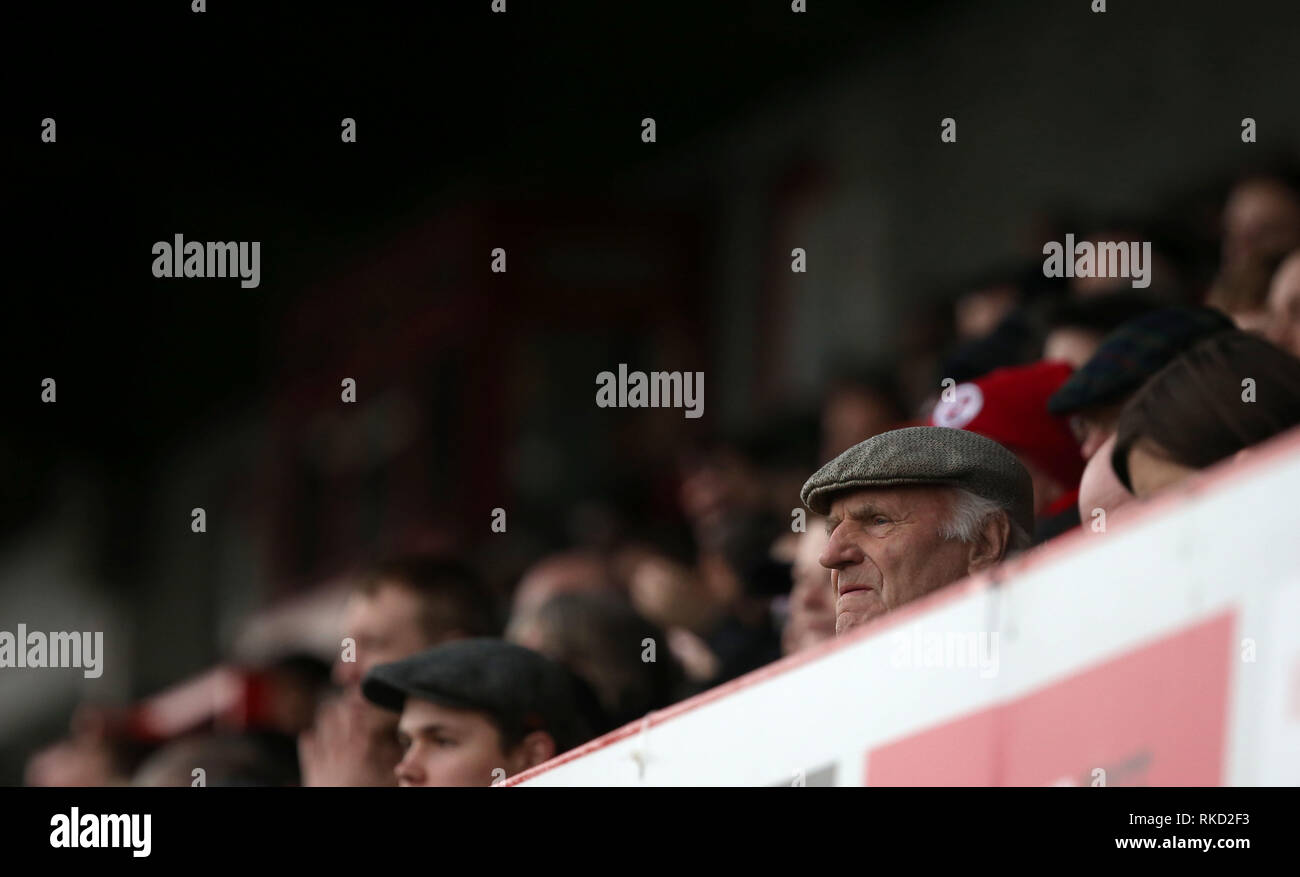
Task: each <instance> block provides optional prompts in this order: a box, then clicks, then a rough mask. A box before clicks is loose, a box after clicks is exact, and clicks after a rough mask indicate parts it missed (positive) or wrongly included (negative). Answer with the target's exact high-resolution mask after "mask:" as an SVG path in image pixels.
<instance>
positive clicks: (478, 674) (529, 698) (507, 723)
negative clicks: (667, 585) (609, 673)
mask: <svg viewBox="0 0 1300 877" xmlns="http://www.w3.org/2000/svg"><path fill="white" fill-rule="evenodd" d="M361 693H362V695H364V696H365V697H366V699H367V700H369V701H370V702H371V703H373V704H375V705H376V706H380V707H383V708H384V709H387V710H392V711H394V712H401V711H402V708H403V707H404V706H405V704H406V699H407V697H415V698H419V699H421V700H428V701H432V702H433V703H437V704H441V705H443V706H448V707H452V708H454V709H470V710H476V711H478V712H484V713H487V714H488V715H490V716H492V717H493V718H494V719H495V720H496V721H497V722H499V723H500V724H501V726H502V727H503V728H505V729H508V730H511V731H516V732H524V731H530V730H546V731H548V732H550V734H551V736H552V737H553V738H555V743H556V747H557V749H558V751H561V752H563V751H565V750H567V749H572V748H573V747H574V746H578V745H580V744H582V743H585V742H587V741H588V740H590V739H591V738H592V737H594V736H596V735H597V734H599V733H602V732H603V731H605V730H606V728H605V725H606V723H607V722H606V719H605V716H604V715H603V713H602V712H601V709H600V706H599V704H598V703H597V701H596V696H595V694H594V693H593V692H592V691H591V689H590V687H589V686H588V685H586V683H584V682H583V681H582V680H581V679H579V678H577V677H576V676H575V675H574V674H573V673H571V672H570V671H569V670H567V669H566V668H564V667H563V666H561V665H560V664H557V663H556V662H554V661H552V660H550V659H549V658H546V657H543V656H542V655H540V654H538V653H537V652H534V651H533V650H532V649H526V648H524V647H523V646H519V645H515V644H514V643H509V642H506V641H505V640H500V639H490V638H486V637H481V638H476V639H462V640H453V641H451V642H447V643H443V644H442V645H440V646H435V647H433V648H432V649H429V650H428V651H424V652H420V653H419V654H416V655H412V656H411V657H409V658H405V659H403V660H400V661H394V662H393V663H391V664H380V665H378V666H376V667H373V668H371V670H370V672H369V673H367V674H366V676H365V678H364V679H362V680H361Z"/></svg>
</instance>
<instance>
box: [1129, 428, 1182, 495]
mask: <svg viewBox="0 0 1300 877" xmlns="http://www.w3.org/2000/svg"><path fill="white" fill-rule="evenodd" d="M1196 471H1197V470H1196V469H1194V468H1192V467H1191V466H1184V465H1183V464H1182V463H1175V462H1174V461H1173V460H1170V459H1169V458H1168V457H1166V456H1165V455H1164V454H1163V453H1161V451H1160V449H1159V448H1158V447H1156V446H1155V445H1154V444H1153V443H1152V442H1149V441H1140V442H1138V443H1137V444H1136V445H1134V446H1133V448H1132V450H1130V451H1129V454H1128V480H1129V483H1130V484H1132V485H1133V495H1134V496H1136V497H1137V498H1138V499H1145V498H1147V497H1148V496H1151V495H1152V494H1155V493H1159V492H1160V491H1162V490H1164V489H1166V488H1168V487H1172V486H1174V485H1175V484H1179V483H1181V482H1183V481H1185V480H1186V479H1187V478H1188V477H1189V476H1191V475H1193V474H1195V473H1196Z"/></svg>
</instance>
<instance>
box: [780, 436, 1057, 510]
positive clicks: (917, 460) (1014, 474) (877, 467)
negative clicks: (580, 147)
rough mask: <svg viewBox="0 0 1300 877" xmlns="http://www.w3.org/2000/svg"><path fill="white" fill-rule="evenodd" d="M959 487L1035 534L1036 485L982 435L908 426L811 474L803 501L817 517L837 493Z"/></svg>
mask: <svg viewBox="0 0 1300 877" xmlns="http://www.w3.org/2000/svg"><path fill="white" fill-rule="evenodd" d="M911 484H915V485H932V486H946V487H959V488H962V489H963V490H968V491H970V492H971V493H973V494H975V495H976V496H982V497H984V498H986V499H990V500H992V501H994V502H996V503H997V504H998V505H1000V506H1002V507H1003V508H1005V509H1007V511H1008V513H1009V514H1010V515H1011V520H1012V521H1014V522H1015V523H1016V524H1018V525H1020V527H1021V528H1023V529H1024V531H1025V532H1026V533H1032V532H1034V484H1033V480H1032V479H1031V478H1030V477H1029V470H1027V469H1026V468H1025V467H1024V466H1022V465H1021V463H1020V461H1019V460H1017V459H1016V455H1015V454H1013V453H1011V452H1010V451H1008V450H1007V449H1006V448H1004V447H1002V445H1000V444H998V443H997V442H995V441H993V440H992V439H989V438H985V437H984V436H982V435H979V434H978V433H974V432H969V431H967V430H964V429H950V428H948V427H944V426H909V427H907V428H905V429H895V430H891V431H889V432H882V433H880V434H879V435H876V436H872V437H871V438H869V439H867V440H866V441H865V442H859V443H858V444H856V445H854V446H853V447H851V448H849V449H848V450H847V451H845V452H844V453H842V454H840V455H839V456H838V457H836V458H835V459H834V460H831V461H830V462H829V463H827V464H826V465H825V466H823V467H821V468H820V469H818V470H817V471H816V472H814V473H813V476H812V477H811V478H809V479H808V480H807V481H806V482H804V485H803V490H801V491H799V497H800V499H802V500H803V502H804V505H806V506H808V508H810V509H812V510H813V511H814V512H816V513H817V514H819V515H824V514H827V513H828V512H829V511H830V505H831V500H832V499H833V498H834V495H835V494H837V493H842V492H844V491H847V490H861V489H864V488H869V487H902V486H905V485H911Z"/></svg>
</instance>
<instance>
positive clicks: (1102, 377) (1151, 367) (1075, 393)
mask: <svg viewBox="0 0 1300 877" xmlns="http://www.w3.org/2000/svg"><path fill="white" fill-rule="evenodd" d="M1234 328H1236V326H1235V325H1234V323H1233V322H1232V320H1231V319H1229V318H1228V317H1227V316H1226V315H1224V314H1223V313H1221V312H1219V311H1216V310H1214V309H1213V308H1203V307H1187V306H1182V305H1179V306H1175V307H1167V308H1161V309H1160V310H1157V311H1151V312H1150V313H1148V314H1143V315H1142V316H1140V317H1136V318H1134V319H1132V320H1129V321H1128V322H1127V323H1125V324H1124V325H1122V326H1120V327H1119V328H1118V329H1116V330H1115V331H1113V332H1111V333H1110V334H1109V335H1107V336H1106V337H1105V338H1104V339H1102V342H1101V345H1100V346H1099V347H1098V348H1097V351H1096V352H1095V353H1094V354H1093V355H1092V358H1091V359H1089V360H1088V361H1087V362H1085V363H1084V364H1083V366H1082V367H1081V368H1080V369H1079V370H1078V371H1076V372H1075V373H1074V374H1072V375H1070V378H1069V380H1067V381H1066V382H1065V383H1064V384H1062V385H1061V388H1060V389H1059V390H1057V391H1056V392H1055V393H1053V394H1052V397H1051V398H1050V399H1048V400H1047V410H1048V411H1049V412H1050V413H1052V414H1054V415H1056V416H1058V417H1059V416H1062V415H1066V414H1073V413H1075V412H1076V411H1082V410H1083V409H1085V408H1092V407H1095V406H1097V405H1109V404H1111V403H1114V402H1120V401H1123V399H1124V398H1125V397H1126V396H1128V395H1129V394H1130V393H1132V392H1134V391H1135V390H1137V389H1138V387H1141V386H1142V385H1143V384H1144V383H1146V381H1147V378H1149V377H1151V376H1152V375H1153V374H1155V373H1156V372H1158V371H1160V369H1162V368H1164V366H1165V364H1166V363H1168V362H1169V361H1170V360H1171V359H1173V358H1174V357H1175V356H1177V355H1178V354H1180V353H1182V352H1183V351H1184V350H1186V349H1187V348H1189V347H1191V346H1192V345H1193V344H1195V343H1196V342H1198V341H1200V340H1201V339H1202V338H1205V337H1207V336H1209V335H1213V334H1215V333H1216V332H1222V331H1224V330H1227V329H1234Z"/></svg>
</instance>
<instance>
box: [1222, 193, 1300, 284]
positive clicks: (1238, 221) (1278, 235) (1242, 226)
mask: <svg viewBox="0 0 1300 877" xmlns="http://www.w3.org/2000/svg"><path fill="white" fill-rule="evenodd" d="M1296 247H1300V194H1297V192H1296V190H1295V188H1294V187H1293V186H1291V185H1290V184H1289V183H1288V182H1287V181H1286V180H1283V179H1281V178H1280V177H1276V176H1253V177H1247V178H1246V179H1244V180H1242V181H1240V182H1239V183H1237V185H1236V186H1234V187H1233V189H1232V191H1231V192H1230V193H1229V195H1228V200H1227V203H1226V204H1225V206H1224V208H1223V262H1222V269H1223V271H1224V272H1233V271H1235V270H1236V269H1238V268H1239V267H1240V266H1242V265H1244V264H1247V263H1249V262H1251V261H1263V260H1266V259H1268V258H1270V257H1277V256H1281V255H1283V254H1284V253H1287V252H1290V251H1291V250H1294V249H1295V248H1296Z"/></svg>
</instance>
